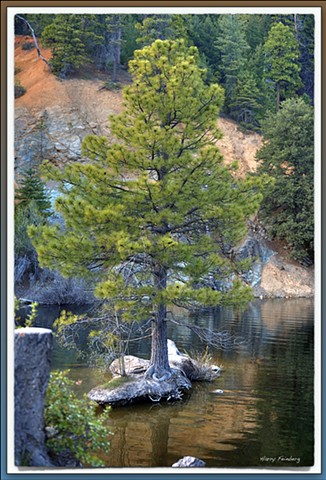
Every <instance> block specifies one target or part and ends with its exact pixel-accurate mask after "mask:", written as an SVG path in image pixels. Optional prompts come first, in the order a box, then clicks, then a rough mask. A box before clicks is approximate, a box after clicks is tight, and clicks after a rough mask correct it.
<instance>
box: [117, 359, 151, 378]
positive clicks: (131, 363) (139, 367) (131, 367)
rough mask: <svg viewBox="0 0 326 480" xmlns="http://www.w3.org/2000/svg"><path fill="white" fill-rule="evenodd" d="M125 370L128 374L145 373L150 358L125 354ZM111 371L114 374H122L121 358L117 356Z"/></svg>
mask: <svg viewBox="0 0 326 480" xmlns="http://www.w3.org/2000/svg"><path fill="white" fill-rule="evenodd" d="M124 364H125V371H126V374H127V375H138V374H142V373H145V372H146V370H147V369H148V367H149V365H150V361H149V360H144V359H143V358H139V357H134V356H133V355H125V356H124ZM110 372H111V373H112V374H113V375H121V374H122V371H121V360H120V359H119V358H117V359H116V360H114V361H113V362H112V363H111V365H110Z"/></svg>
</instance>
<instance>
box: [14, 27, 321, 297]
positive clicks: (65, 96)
mask: <svg viewBox="0 0 326 480" xmlns="http://www.w3.org/2000/svg"><path fill="white" fill-rule="evenodd" d="M30 41H31V40H30V38H29V37H22V36H17V37H16V40H15V69H16V72H17V73H16V75H15V80H16V81H17V80H18V81H19V82H20V83H21V84H22V85H23V86H24V87H25V88H26V93H25V94H24V95H23V96H22V97H19V98H17V99H16V100H15V170H16V179H17V181H18V182H19V172H20V171H21V170H22V169H23V168H26V167H27V166H29V164H30V163H31V162H34V161H41V160H42V159H44V158H47V159H51V160H52V161H54V162H66V161H69V160H77V159H79V158H80V148H81V142H82V139H83V138H84V137H85V135H87V134H89V133H96V134H100V135H107V136H109V137H110V124H109V120H108V117H109V115H111V114H117V113H120V112H121V111H122V108H123V101H122V94H121V91H108V90H105V89H102V88H101V87H102V86H103V82H104V81H105V80H108V78H107V75H106V76H105V75H103V74H100V73H98V72H93V71H86V72H84V73H83V78H81V76H79V77H78V78H72V79H69V80H60V79H58V78H56V77H55V76H54V75H52V74H51V73H50V71H49V69H48V67H47V65H46V64H45V63H44V62H43V61H42V60H41V59H40V58H38V56H37V52H36V50H35V49H34V48H32V49H31V50H23V49H22V44H23V43H24V42H30ZM42 54H43V55H44V56H45V58H47V59H48V58H50V51H49V49H42ZM119 81H120V83H121V84H122V85H123V84H126V83H128V81H129V77H128V74H127V72H126V71H124V70H122V71H121V72H120V78H119ZM218 126H219V128H220V130H221V131H222V133H223V138H222V139H221V140H219V141H218V142H217V145H218V146H219V147H220V150H221V153H222V154H223V156H224V161H225V163H226V164H230V163H232V162H234V161H235V160H237V161H238V163H239V170H238V174H239V175H241V176H243V175H245V174H246V173H247V172H253V171H255V169H256V160H255V155H256V152H257V150H258V149H259V148H260V146H261V144H262V138H261V136H260V135H259V134H257V133H253V132H250V133H243V132H242V131H241V129H240V128H239V126H238V125H237V124H236V122H233V121H231V120H228V119H225V118H220V119H219V120H218ZM258 227H259V228H258ZM249 238H250V242H249V243H250V245H251V247H250V248H251V251H249V253H248V254H249V255H251V256H254V257H256V256H257V252H258V257H259V256H260V255H261V258H258V261H259V262H260V263H259V269H258V270H257V271H258V274H257V275H258V280H257V275H256V280H255V281H252V285H253V286H254V291H255V294H256V295H257V296H264V297H265V296H277V297H287V296H289V297H293V296H311V295H313V280H314V278H313V269H312V268H309V269H308V268H304V267H302V266H301V265H299V264H297V263H296V262H294V261H292V260H291V259H290V258H289V256H288V254H287V250H285V249H284V247H283V246H281V245H280V244H279V243H276V242H268V241H267V239H266V234H265V232H264V231H263V228H262V226H261V225H260V226H257V225H256V224H253V226H252V228H251V231H250V235H249ZM246 241H247V240H246ZM245 243H246V242H245ZM252 245H256V246H255V247H253V246H252ZM245 248H247V247H246V246H245ZM267 251H268V252H269V254H268V255H267V256H266V255H265V253H264V252H267ZM252 252H254V254H253V253H252ZM253 276H254V275H253Z"/></svg>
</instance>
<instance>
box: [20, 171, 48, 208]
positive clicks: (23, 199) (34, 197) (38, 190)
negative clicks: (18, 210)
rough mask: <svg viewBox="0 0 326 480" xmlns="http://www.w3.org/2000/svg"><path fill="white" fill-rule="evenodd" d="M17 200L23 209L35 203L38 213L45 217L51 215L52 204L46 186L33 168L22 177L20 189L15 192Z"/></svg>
mask: <svg viewBox="0 0 326 480" xmlns="http://www.w3.org/2000/svg"><path fill="white" fill-rule="evenodd" d="M15 199H16V200H17V201H18V204H19V205H20V207H23V208H25V207H27V206H28V205H29V204H30V203H31V202H34V204H35V206H36V209H37V211H38V213H39V214H40V215H41V216H43V217H47V216H49V214H50V211H51V202H50V200H49V196H48V194H47V192H46V189H45V185H44V183H43V182H42V180H41V179H40V178H39V176H38V174H37V172H36V170H35V169H33V168H30V169H28V170H26V171H25V172H24V174H23V175H22V178H21V180H20V185H19V188H18V189H17V190H16V192H15Z"/></svg>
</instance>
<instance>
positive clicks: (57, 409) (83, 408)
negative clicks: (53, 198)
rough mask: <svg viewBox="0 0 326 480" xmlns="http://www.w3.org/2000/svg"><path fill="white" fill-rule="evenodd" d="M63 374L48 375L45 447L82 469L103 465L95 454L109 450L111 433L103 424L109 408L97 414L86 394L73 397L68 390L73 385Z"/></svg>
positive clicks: (64, 373) (70, 389) (72, 393)
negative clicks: (67, 458)
mask: <svg viewBox="0 0 326 480" xmlns="http://www.w3.org/2000/svg"><path fill="white" fill-rule="evenodd" d="M67 373H69V372H51V376H50V382H49V385H48V389H47V392H46V401H45V409H44V425H45V428H46V429H47V431H48V439H47V441H46V446H47V448H48V450H49V452H50V454H55V455H60V454H62V453H63V454H64V453H68V454H70V455H71V456H73V457H74V458H75V459H76V460H78V461H80V462H81V463H82V465H83V466H84V467H87V466H92V467H101V466H104V465H105V464H104V462H103V461H102V460H101V459H100V458H99V456H98V455H99V454H100V453H106V452H108V451H109V448H110V435H111V432H110V431H109V430H108V427H107V425H106V422H107V419H108V413H109V410H110V409H109V408H107V409H105V410H104V411H103V412H102V413H101V414H100V415H97V414H96V407H97V405H96V404H95V402H91V401H90V400H88V398H87V396H86V395H84V397H83V398H81V399H78V398H77V397H76V394H75V393H74V392H73V390H72V386H73V385H74V382H73V381H72V380H69V378H68V377H67ZM49 430H50V432H51V434H49Z"/></svg>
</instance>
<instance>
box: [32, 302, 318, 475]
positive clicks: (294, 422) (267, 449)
mask: <svg viewBox="0 0 326 480" xmlns="http://www.w3.org/2000/svg"><path fill="white" fill-rule="evenodd" d="M313 310H314V305H313V301H312V300H309V299H298V300H268V301H256V302H253V303H251V304H250V305H249V307H248V308H247V309H246V310H245V311H243V312H240V311H238V310H236V309H232V308H220V309H216V310H214V311H211V312H201V313H196V314H193V315H187V314H185V312H183V311H181V310H179V309H178V310H174V311H173V315H174V318H175V319H177V320H180V321H182V323H183V324H184V323H185V321H186V322H188V324H193V325H202V326H205V327H206V328H207V327H208V328H210V329H211V330H212V331H215V332H216V331H221V330H227V331H229V332H230V334H231V335H233V336H234V337H237V338H238V339H239V338H240V339H241V343H240V344H238V345H237V348H235V349H233V350H230V351H212V354H213V356H214V361H215V362H216V363H217V364H222V365H223V366H224V371H223V373H222V375H221V377H220V378H219V379H217V380H216V381H215V382H213V383H211V384H206V383H203V384H200V383H197V384H194V386H193V389H192V391H191V393H190V394H189V395H188V396H187V397H186V398H185V400H184V401H183V402H179V403H176V404H174V405H167V404H162V405H136V406H133V407H130V408H126V407H125V408H119V409H112V411H111V414H110V418H109V420H108V422H109V425H110V430H113V431H114V437H113V438H112V439H111V451H110V453H109V454H108V455H107V456H106V457H105V462H106V465H107V466H111V467H146V466H147V467H148V466H151V467H155V466H170V465H172V464H173V463H174V462H175V461H176V460H178V459H179V458H181V457H183V456H184V455H193V456H196V457H199V458H201V459H203V460H204V461H205V462H206V464H207V466H209V467H236V466H243V467H244V466H260V467H262V466H263V467H268V466H274V467H275V466H282V467H290V466H301V467H302V466H310V465H312V464H313V434H314V433H313V414H314V411H313V373H314V372H313V359H314V345H313V339H314V333H313V332H314V323H313V313H314V312H313ZM41 313H42V312H40V314H41ZM52 313H53V312H52ZM52 313H51V312H49V311H48V310H47V311H46V321H45V320H44V316H43V313H42V318H40V320H39V321H40V323H42V322H43V321H45V322H47V323H46V326H51V318H52V316H51V315H52ZM58 313H59V312H56V313H55V314H53V319H52V321H53V320H54V318H56V317H57V316H58ZM43 325H45V324H44V323H43ZM169 337H170V338H172V339H173V340H174V341H176V343H177V345H178V347H179V348H181V349H185V350H187V351H191V350H195V349H196V350H200V351H203V350H204V348H205V345H204V344H203V343H202V342H201V341H199V340H198V338H197V336H196V335H195V334H194V332H193V331H192V330H191V329H189V328H188V327H187V326H186V325H182V326H176V325H174V324H172V323H170V324H169ZM85 339H86V335H83V334H82V335H81V338H80V341H81V346H83V345H84V343H83V342H85ZM134 348H135V347H134ZM132 353H134V354H137V355H139V356H142V357H148V354H149V342H144V343H143V344H141V345H140V346H139V347H138V350H137V348H135V350H134V351H133V352H132ZM66 367H69V368H71V373H70V375H71V377H72V378H73V379H74V380H75V381H76V382H77V384H76V391H77V392H79V393H82V392H84V391H85V392H86V391H88V390H89V389H90V388H92V387H93V386H95V385H97V384H100V383H103V380H105V379H107V375H104V374H102V373H101V372H99V371H98V370H97V369H93V368H87V366H86V365H85V364H84V362H81V361H80V360H78V359H77V357H76V356H75V353H74V352H67V351H64V350H61V349H60V348H59V347H58V345H56V346H55V351H54V356H53V368H66ZM79 380H81V381H82V383H81V384H79ZM216 388H220V389H223V390H224V394H223V395H216V394H213V393H212V390H214V389H216ZM264 458H272V459H273V458H275V459H276V460H274V463H272V462H271V461H267V460H266V459H264ZM282 458H283V459H282ZM284 458H286V460H284ZM291 458H292V460H291ZM297 459H300V461H299V462H298V461H297Z"/></svg>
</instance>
